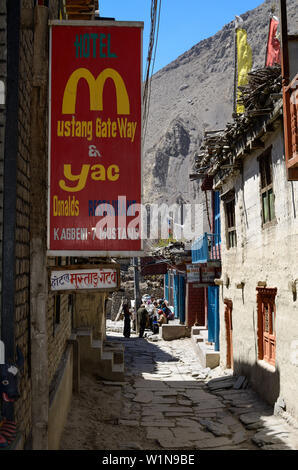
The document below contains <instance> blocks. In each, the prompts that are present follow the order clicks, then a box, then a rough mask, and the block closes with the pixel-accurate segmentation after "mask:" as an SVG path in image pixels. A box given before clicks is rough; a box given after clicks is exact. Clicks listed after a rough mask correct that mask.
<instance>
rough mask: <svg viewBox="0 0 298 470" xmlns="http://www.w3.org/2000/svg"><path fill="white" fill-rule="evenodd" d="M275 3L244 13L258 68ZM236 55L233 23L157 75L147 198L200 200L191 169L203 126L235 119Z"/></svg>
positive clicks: (291, 7)
mask: <svg viewBox="0 0 298 470" xmlns="http://www.w3.org/2000/svg"><path fill="white" fill-rule="evenodd" d="M275 3H276V2H275V1H272V0H267V1H266V2H265V3H263V4H262V5H260V6H259V7H258V8H256V9H254V10H251V11H248V12H246V13H244V14H242V15H241V16H242V18H243V20H244V21H245V23H244V25H245V28H246V29H247V31H248V42H249V44H250V45H251V47H252V50H253V59H254V65H253V66H254V68H255V67H259V66H264V63H265V49H266V44H267V36H268V27H269V14H270V10H271V7H272V5H273V4H275ZM287 3H288V23H289V31H290V33H292V34H293V33H298V9H297V0H288V2H287ZM235 13H237V14H239V12H235ZM276 14H278V11H277V12H276ZM234 54H235V52H234V23H233V22H231V23H229V24H227V25H225V26H224V27H223V28H222V30H221V31H219V32H218V33H217V34H215V36H213V37H210V38H208V39H205V40H203V41H201V42H199V43H198V44H196V45H195V46H194V47H192V48H191V49H190V50H189V51H187V52H185V53H184V54H183V55H181V56H180V57H178V58H177V59H176V60H175V61H173V62H171V63H170V64H169V65H167V66H166V67H164V68H163V69H162V70H160V71H159V72H157V73H156V74H155V75H154V77H153V79H152V91H151V100H150V113H149V120H148V126H147V133H146V139H145V151H144V183H143V184H144V201H145V202H161V201H162V202H168V203H175V202H178V203H181V202H200V201H201V195H200V190H199V186H200V182H197V181H196V182H190V180H189V174H190V173H191V172H192V165H193V157H194V155H195V154H196V153H197V152H198V150H199V147H200V142H201V140H202V136H203V133H204V130H208V129H209V130H210V129H220V128H221V127H222V126H224V125H225V123H226V122H227V121H228V120H230V119H231V115H232V103H233V80H234Z"/></svg>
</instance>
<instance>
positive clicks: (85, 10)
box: [65, 0, 98, 20]
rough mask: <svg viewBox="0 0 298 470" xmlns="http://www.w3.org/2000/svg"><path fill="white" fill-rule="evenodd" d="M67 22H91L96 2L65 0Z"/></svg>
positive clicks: (96, 5) (96, 8)
mask: <svg viewBox="0 0 298 470" xmlns="http://www.w3.org/2000/svg"><path fill="white" fill-rule="evenodd" d="M65 9H66V14H67V19H68V20H93V19H94V14H95V10H98V0H65Z"/></svg>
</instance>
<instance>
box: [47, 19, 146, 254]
mask: <svg viewBox="0 0 298 470" xmlns="http://www.w3.org/2000/svg"><path fill="white" fill-rule="evenodd" d="M50 24H51V36H50V38H51V39H50V41H51V42H50V104H49V109H50V119H49V126H50V127H49V201H48V208H49V216H48V250H49V254H50V255H57V256H59V255H60V256H63V255H66V256H67V255H80V256H82V255H83V254H84V255H85V256H103V255H104V256H127V257H129V256H138V255H140V254H141V250H142V241H141V239H140V213H139V210H138V209H139V205H140V204H141V174H142V173H141V172H142V167H141V135H142V122H141V49H142V47H141V43H142V28H143V23H130V22H129V23H126V22H104V21H94V22H91V21H88V22H83V23H80V22H78V21H74V22H69V21H60V22H55V21H54V22H51V23H50Z"/></svg>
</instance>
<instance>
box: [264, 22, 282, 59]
mask: <svg viewBox="0 0 298 470" xmlns="http://www.w3.org/2000/svg"><path fill="white" fill-rule="evenodd" d="M278 25H279V20H278V18H276V16H273V17H272V18H270V26H269V35H268V43H267V54H266V67H273V65H274V64H280V61H281V59H280V42H279V40H278V38H277V35H276V33H277V28H278Z"/></svg>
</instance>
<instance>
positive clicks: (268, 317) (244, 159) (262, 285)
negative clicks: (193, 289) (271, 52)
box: [198, 66, 298, 419]
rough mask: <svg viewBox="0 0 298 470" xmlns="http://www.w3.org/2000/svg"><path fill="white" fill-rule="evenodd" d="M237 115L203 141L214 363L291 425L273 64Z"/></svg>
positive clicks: (278, 98) (292, 209)
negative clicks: (213, 206)
mask: <svg viewBox="0 0 298 470" xmlns="http://www.w3.org/2000/svg"><path fill="white" fill-rule="evenodd" d="M243 102H244V104H245V109H246V113H245V114H244V115H241V116H235V118H234V121H233V122H232V123H229V124H227V126H226V128H225V130H224V131H219V132H218V133H214V134H213V137H212V139H211V140H209V141H205V142H204V156H203V158H202V159H201V161H200V163H199V168H198V172H199V173H201V175H202V176H203V177H204V175H205V174H206V170H205V169H204V167H206V165H207V174H208V175H209V176H212V177H213V189H214V190H216V191H220V197H221V211H220V214H221V253H222V276H221V280H220V281H218V284H219V285H220V289H221V293H220V299H221V301H220V325H221V330H220V361H221V364H222V365H223V366H224V367H228V368H233V370H234V373H235V374H237V375H239V374H241V375H245V376H246V377H247V378H248V380H249V381H250V383H251V384H252V386H253V387H254V388H255V389H256V390H257V391H258V392H259V393H260V395H261V396H262V397H263V398H264V399H266V400H267V401H268V402H269V403H271V404H274V403H276V402H278V403H279V404H281V405H282V407H281V408H279V410H280V412H283V413H284V412H285V411H286V412H287V413H289V414H290V415H292V416H294V417H295V418H296V419H297V418H298V406H297V400H296V396H297V379H298V368H297V366H298V361H297V344H298V343H297V338H298V336H297V335H298V320H297V319H298V316H297V313H298V311H297V279H298V271H297V262H296V260H297V248H298V246H297V240H298V222H297V208H298V183H297V181H289V180H288V175H287V168H286V164H285V148H284V132H283V100H282V94H281V72H280V67H279V66H275V67H273V68H267V69H260V70H257V71H254V72H252V73H250V79H249V84H248V86H247V87H246V88H245V90H244V91H243Z"/></svg>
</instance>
